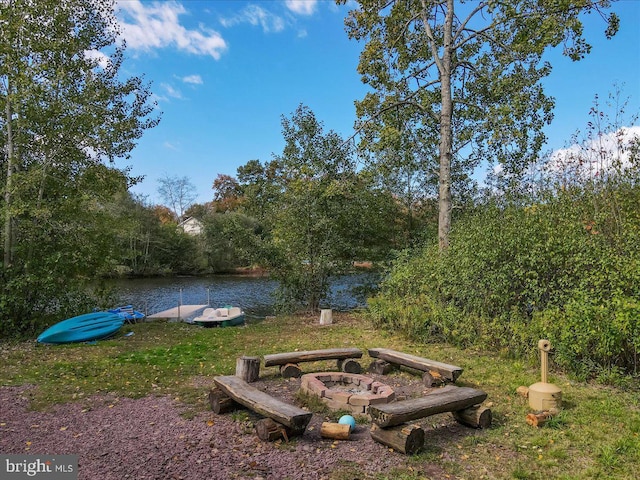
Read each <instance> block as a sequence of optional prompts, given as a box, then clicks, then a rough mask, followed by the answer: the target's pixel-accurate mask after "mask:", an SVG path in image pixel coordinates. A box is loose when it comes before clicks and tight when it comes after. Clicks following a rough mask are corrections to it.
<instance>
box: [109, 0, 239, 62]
mask: <svg viewBox="0 0 640 480" xmlns="http://www.w3.org/2000/svg"><path fill="white" fill-rule="evenodd" d="M117 7H118V18H119V23H120V26H121V27H122V36H123V37H124V39H125V40H126V41H127V46H128V47H130V48H132V49H134V50H145V51H148V50H152V49H155V48H167V47H174V48H177V49H179V50H183V51H185V52H189V53H193V54H196V55H209V56H212V57H213V58H215V59H216V60H218V59H219V58H220V56H221V55H222V53H223V52H224V51H226V50H227V43H226V42H225V40H224V39H223V38H222V36H221V35H220V34H219V33H218V32H216V31H214V30H211V29H208V28H206V27H204V26H202V25H200V27H199V28H198V29H197V30H193V29H187V28H185V27H184V26H183V25H182V24H181V23H180V15H184V14H185V13H187V10H186V9H185V8H184V6H183V5H182V4H181V3H178V2H176V1H173V0H170V1H167V2H159V1H157V2H151V3H145V4H143V3H142V2H141V1H140V0H126V1H125V0H118V1H117Z"/></svg>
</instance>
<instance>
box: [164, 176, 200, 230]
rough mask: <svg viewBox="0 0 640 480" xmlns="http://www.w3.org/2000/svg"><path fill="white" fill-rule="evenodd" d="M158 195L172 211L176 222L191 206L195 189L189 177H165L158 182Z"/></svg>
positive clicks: (180, 219) (194, 196)
mask: <svg viewBox="0 0 640 480" xmlns="http://www.w3.org/2000/svg"><path fill="white" fill-rule="evenodd" d="M158 183H159V184H160V186H159V187H158V193H159V194H160V196H161V197H162V199H163V200H164V201H165V202H167V204H168V205H167V206H168V207H169V208H170V209H171V210H172V211H173V214H174V215H175V220H176V222H178V223H180V221H182V220H183V218H182V217H184V213H185V212H186V211H187V209H188V208H189V207H190V206H191V205H192V204H193V202H194V201H195V199H196V197H197V195H196V188H195V187H194V186H193V183H191V180H189V177H178V176H177V175H173V176H171V175H165V176H163V177H162V178H160V179H159V180H158Z"/></svg>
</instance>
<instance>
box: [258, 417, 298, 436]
mask: <svg viewBox="0 0 640 480" xmlns="http://www.w3.org/2000/svg"><path fill="white" fill-rule="evenodd" d="M255 428H256V435H258V438H259V439H260V440H262V441H263V442H275V441H276V440H278V439H280V438H284V439H285V441H287V442H288V441H289V436H290V435H291V431H290V430H289V429H288V428H287V427H285V426H284V425H282V424H280V423H278V422H275V421H273V420H272V419H271V418H263V419H261V420H258V421H257V422H256V425H255Z"/></svg>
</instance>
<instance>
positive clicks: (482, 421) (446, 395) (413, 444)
mask: <svg viewBox="0 0 640 480" xmlns="http://www.w3.org/2000/svg"><path fill="white" fill-rule="evenodd" d="M486 398H487V394H486V393H485V392H483V391H482V390H477V389H475V388H468V387H455V386H453V385H447V386H446V387H444V388H439V389H437V390H435V391H434V392H431V393H429V394H427V395H425V396H423V397H419V398H411V399H408V400H402V401H399V402H395V403H388V404H384V405H371V406H370V407H369V415H370V416H371V420H372V422H373V425H372V426H371V438H373V439H374V440H376V441H377V442H380V443H382V444H384V445H386V446H388V447H391V448H394V449H395V450H397V451H399V452H402V453H407V454H410V455H411V454H414V453H416V452H418V451H419V450H420V449H421V448H422V445H423V443H424V430H422V428H420V427H419V426H417V425H414V424H407V423H406V422H409V421H411V420H417V419H419V418H424V417H428V416H430V415H435V414H438V413H443V412H451V413H452V414H453V417H454V418H455V419H456V420H457V421H458V422H460V423H463V424H465V425H468V426H471V427H475V428H487V427H488V426H489V425H490V424H491V410H490V409H489V408H486V407H482V406H480V404H481V403H482V402H484V401H485V399H486Z"/></svg>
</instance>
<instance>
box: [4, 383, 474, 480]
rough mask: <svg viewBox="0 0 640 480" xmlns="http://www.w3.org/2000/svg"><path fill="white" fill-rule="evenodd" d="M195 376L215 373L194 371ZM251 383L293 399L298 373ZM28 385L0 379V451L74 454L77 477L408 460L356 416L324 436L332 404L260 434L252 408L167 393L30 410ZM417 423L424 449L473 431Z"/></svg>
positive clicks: (347, 471)
mask: <svg viewBox="0 0 640 480" xmlns="http://www.w3.org/2000/svg"><path fill="white" fill-rule="evenodd" d="M374 377H376V376H374ZM379 379H382V380H384V381H386V382H387V383H390V384H391V385H392V386H393V387H394V389H395V391H396V392H397V395H401V396H402V395H406V396H411V395H414V394H419V393H420V391H421V390H423V387H422V385H421V384H420V382H419V381H415V380H411V379H409V380H407V379H405V378H402V377H398V378H393V377H379ZM193 383H194V384H199V385H201V386H207V385H211V384H212V383H213V382H212V381H211V380H210V379H206V378H202V377H200V378H197V379H194V381H193ZM253 385H255V386H256V387H257V388H259V389H261V390H263V391H265V392H267V393H269V394H271V395H273V396H275V397H277V398H280V399H282V400H284V401H287V402H290V403H296V398H295V394H296V392H297V391H298V389H299V386H300V381H299V379H292V380H283V379H281V378H276V377H267V378H265V379H261V380H260V381H258V382H256V383H255V384H253ZM33 388H35V387H2V388H0V404H1V405H2V409H1V413H0V451H1V452H2V453H5V454H22V453H24V454H29V453H33V454H36V453H38V454H50V455H53V454H57V455H61V454H77V455H79V478H80V479H101V480H111V479H113V480H116V479H117V480H122V479H135V480H143V479H158V480H160V479H162V480H165V479H194V478H210V479H233V478H238V479H250V478H251V479H256V480H259V479H273V480H275V479H278V480H280V479H333V478H336V479H365V478H373V477H374V476H375V475H376V474H385V473H386V472H390V471H393V470H396V471H397V469H400V470H406V469H408V468H409V462H408V459H407V457H406V456H405V455H402V454H399V453H397V452H394V451H391V450H390V449H388V448H387V447H385V446H383V445H381V444H379V443H377V442H375V441H374V440H372V439H371V436H370V435H369V425H366V424H363V425H358V427H357V429H356V431H355V432H354V433H353V434H352V436H351V440H349V441H332V440H327V439H323V438H321V437H320V426H321V424H322V422H324V421H336V419H335V418H334V417H335V414H332V413H331V414H314V415H313V418H312V420H311V422H310V424H309V427H308V429H307V431H306V432H305V434H304V435H303V436H301V437H298V438H296V439H293V440H292V441H290V442H275V443H266V442H262V441H260V440H259V439H258V438H257V436H256V435H255V431H254V429H253V422H255V421H256V420H257V419H258V417H257V416H255V415H253V414H247V413H243V414H238V413H235V414H225V415H215V414H214V413H213V412H210V411H204V412H199V413H197V414H195V415H182V414H183V413H184V412H185V411H187V410H188V408H189V407H188V406H186V405H184V404H182V403H180V402H178V401H175V400H174V399H172V398H169V397H153V396H148V397H145V398H141V399H135V400H134V399H130V398H117V397H115V396H111V395H103V396H97V397H92V398H91V399H89V400H85V401H83V403H68V404H63V405H57V406H55V407H53V408H51V409H50V410H49V411H46V412H35V411H31V410H29V401H30V392H32V391H33ZM421 426H423V427H424V428H425V429H426V430H427V445H428V446H427V449H428V450H430V451H432V452H434V453H438V452H439V451H440V450H441V449H455V443H456V442H457V441H458V440H459V437H460V436H467V435H474V434H475V431H474V430H471V429H468V428H465V427H462V426H460V425H458V424H457V423H455V422H454V421H453V420H452V419H451V417H450V415H437V416H433V417H430V418H429V419H428V422H424V423H423V424H421ZM447 445H448V446H447ZM439 455H441V454H439ZM410 465H411V467H410V468H411V470H410V471H411V472H412V475H413V476H414V478H445V472H444V471H443V470H442V469H441V468H440V467H439V466H437V465H431V464H428V463H426V462H425V463H419V462H410ZM448 478H455V477H453V476H451V475H449V476H448Z"/></svg>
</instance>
